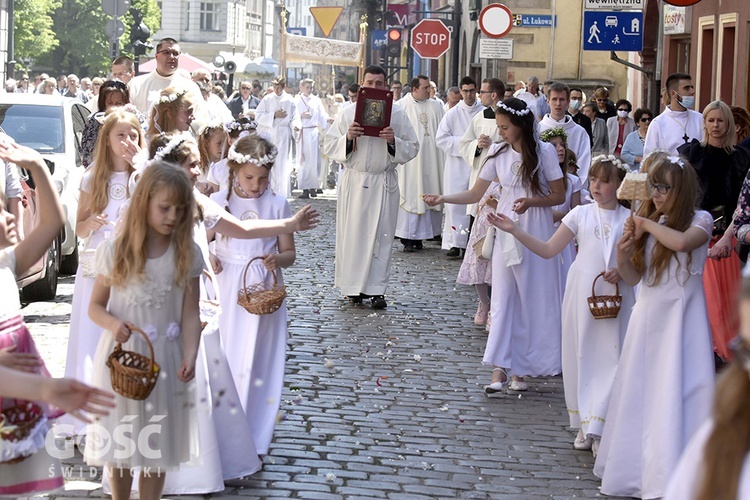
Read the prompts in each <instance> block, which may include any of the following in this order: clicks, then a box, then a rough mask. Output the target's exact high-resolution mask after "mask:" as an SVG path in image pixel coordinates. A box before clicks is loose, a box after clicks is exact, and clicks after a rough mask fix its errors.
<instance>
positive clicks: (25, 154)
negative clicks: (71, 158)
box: [0, 142, 65, 274]
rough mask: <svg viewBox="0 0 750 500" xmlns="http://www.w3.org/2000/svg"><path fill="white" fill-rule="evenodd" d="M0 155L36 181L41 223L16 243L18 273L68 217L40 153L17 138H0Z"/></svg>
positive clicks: (54, 234) (41, 249) (58, 230)
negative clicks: (1, 140) (24, 170)
mask: <svg viewBox="0 0 750 500" xmlns="http://www.w3.org/2000/svg"><path fill="white" fill-rule="evenodd" d="M0 159H2V160H5V161H9V162H12V163H15V164H16V165H18V166H19V167H22V168H25V169H27V170H29V172H31V174H32V175H33V177H34V181H35V182H36V193H37V198H38V200H39V225H37V227H36V228H34V230H33V231H32V232H31V234H29V235H27V236H26V238H25V239H24V240H23V241H21V242H20V243H19V244H18V245H17V246H16V252H15V254H16V274H20V273H22V272H24V271H26V270H27V269H28V268H29V267H31V266H32V265H33V264H34V263H35V262H36V261H38V260H39V258H40V257H41V256H42V255H43V254H44V252H45V250H47V248H49V246H50V244H51V243H52V241H53V240H54V239H55V238H56V237H57V236H58V235H59V234H60V230H61V229H62V227H63V222H64V221H65V219H64V214H63V209H62V206H61V205H60V199H59V198H58V197H57V191H56V190H55V188H54V185H53V184H52V176H51V175H50V173H49V170H47V164H46V163H44V160H43V159H42V156H41V155H40V154H39V153H37V152H36V151H34V150H33V149H31V148H27V147H26V146H19V145H18V144H16V143H15V142H0ZM18 223H19V224H20V223H22V222H21V221H18Z"/></svg>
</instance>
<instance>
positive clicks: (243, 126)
mask: <svg viewBox="0 0 750 500" xmlns="http://www.w3.org/2000/svg"><path fill="white" fill-rule="evenodd" d="M256 127H257V125H256V124H255V122H245V123H240V122H238V121H231V122H227V123H225V124H224V130H225V131H226V132H227V133H229V132H231V131H232V130H240V131H242V130H247V131H250V130H255V128H256Z"/></svg>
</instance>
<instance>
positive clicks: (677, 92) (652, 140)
mask: <svg viewBox="0 0 750 500" xmlns="http://www.w3.org/2000/svg"><path fill="white" fill-rule="evenodd" d="M667 92H669V106H667V107H666V108H665V109H664V111H663V112H662V113H661V114H660V115H658V116H657V117H656V118H654V119H653V120H652V121H651V125H649V127H648V132H646V142H645V143H644V145H643V156H646V155H647V154H649V153H651V152H653V151H654V150H656V149H663V150H665V151H669V153H670V154H673V155H675V156H679V153H678V152H677V148H678V147H680V146H682V145H683V144H686V143H688V142H690V141H692V140H693V139H698V140H699V141H700V140H701V139H702V138H703V115H702V114H700V113H698V112H697V111H693V107H694V106H695V86H693V79H692V78H691V77H690V75H688V74H686V73H674V74H672V75H669V78H667Z"/></svg>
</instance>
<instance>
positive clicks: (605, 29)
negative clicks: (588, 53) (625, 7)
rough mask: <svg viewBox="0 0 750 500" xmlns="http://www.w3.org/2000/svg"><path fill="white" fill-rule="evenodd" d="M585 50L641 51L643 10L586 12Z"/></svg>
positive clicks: (584, 20)
mask: <svg viewBox="0 0 750 500" xmlns="http://www.w3.org/2000/svg"><path fill="white" fill-rule="evenodd" d="M583 50H606V51H611V50H615V51H618V52H640V51H641V50H643V12H600V11H596V12H594V11H586V12H584V14H583Z"/></svg>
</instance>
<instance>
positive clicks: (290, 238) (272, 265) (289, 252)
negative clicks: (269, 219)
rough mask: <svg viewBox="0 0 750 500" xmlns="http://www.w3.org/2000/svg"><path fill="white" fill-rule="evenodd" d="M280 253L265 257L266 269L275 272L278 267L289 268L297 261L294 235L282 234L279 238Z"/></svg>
mask: <svg viewBox="0 0 750 500" xmlns="http://www.w3.org/2000/svg"><path fill="white" fill-rule="evenodd" d="M277 242H278V243H277V244H278V247H279V253H271V254H268V255H266V256H265V257H263V265H264V266H266V269H268V270H269V271H273V270H275V269H276V268H278V267H283V268H287V267H289V266H291V265H292V264H294V261H295V260H296V259H297V251H296V249H295V246H294V235H292V234H281V235H279V237H278V238H277Z"/></svg>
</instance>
